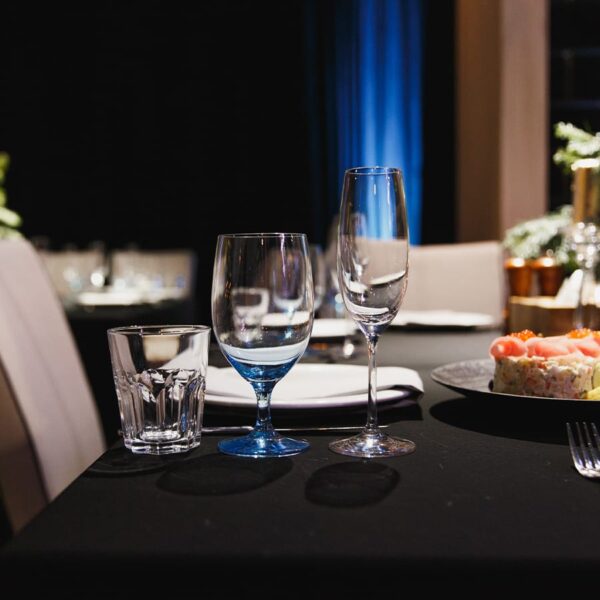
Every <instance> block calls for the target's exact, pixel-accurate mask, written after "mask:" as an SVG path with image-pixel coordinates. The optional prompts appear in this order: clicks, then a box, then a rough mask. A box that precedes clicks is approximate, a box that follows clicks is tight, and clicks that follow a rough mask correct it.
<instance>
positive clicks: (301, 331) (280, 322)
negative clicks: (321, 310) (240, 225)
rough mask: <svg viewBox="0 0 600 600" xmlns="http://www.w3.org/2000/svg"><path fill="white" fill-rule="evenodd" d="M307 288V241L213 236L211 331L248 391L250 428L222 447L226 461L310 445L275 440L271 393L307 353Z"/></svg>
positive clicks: (309, 306) (278, 236)
mask: <svg viewBox="0 0 600 600" xmlns="http://www.w3.org/2000/svg"><path fill="white" fill-rule="evenodd" d="M313 302H314V299H313V282H312V272H311V266H310V256H309V251H308V242H307V239H306V235H304V234H298V233H252V234H231V235H220V236H219V238H218V241H217V252H216V256H215V264H214V272H213V284H212V320H213V330H214V332H215V336H216V338H217V341H218V343H219V347H220V348H221V351H222V352H223V354H224V355H225V357H226V358H227V360H228V361H229V363H230V364H231V365H232V366H233V367H234V368H235V369H236V371H237V372H238V373H239V374H240V375H241V376H242V377H243V378H244V379H245V380H246V381H248V382H249V383H250V384H251V385H252V387H253V388H254V392H255V394H256V399H257V403H258V410H257V418H256V424H255V426H254V429H253V431H252V432H250V433H249V434H248V435H246V436H244V437H239V438H233V439H228V440H223V441H221V442H220V443H219V450H221V452H224V453H225V454H232V455H235V456H250V457H270V456H289V455H292V454H298V453H299V452H303V451H304V450H306V449H307V448H308V446H309V444H308V442H306V441H304V440H295V439H291V438H287V437H283V436H281V435H280V434H278V433H277V432H276V431H275V430H274V428H273V425H272V423H271V393H272V391H273V388H274V387H275V385H276V384H277V382H278V381H279V380H280V379H281V378H282V377H284V376H285V375H286V374H287V373H288V372H289V370H290V369H291V368H292V367H293V366H294V364H295V363H296V362H297V361H298V359H299V358H300V357H301V356H302V354H303V353H304V351H305V350H306V346H307V344H308V341H309V338H310V333H311V331H312V324H313V315H314V310H313Z"/></svg>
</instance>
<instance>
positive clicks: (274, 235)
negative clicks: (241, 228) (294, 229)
mask: <svg viewBox="0 0 600 600" xmlns="http://www.w3.org/2000/svg"><path fill="white" fill-rule="evenodd" d="M280 237H290V238H292V237H306V233H289V232H283V231H282V232H266V233H220V234H219V238H249V239H252V238H280Z"/></svg>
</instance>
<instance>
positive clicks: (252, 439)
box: [218, 429, 310, 458]
mask: <svg viewBox="0 0 600 600" xmlns="http://www.w3.org/2000/svg"><path fill="white" fill-rule="evenodd" d="M309 447H310V444H309V443H308V442H307V441H305V440H294V439H292V438H288V437H283V436H282V435H280V434H278V433H277V432H276V431H274V430H269V431H260V430H257V429H255V430H254V431H252V432H250V433H249V434H248V435H245V436H243V437H239V438H233V439H229V440H222V441H221V442H219V443H218V448H219V450H220V451H221V452H223V454H229V455H231V456H243V457H247V458H277V457H281V456H293V455H294V454H300V453H301V452H304V451H305V450H308V448H309Z"/></svg>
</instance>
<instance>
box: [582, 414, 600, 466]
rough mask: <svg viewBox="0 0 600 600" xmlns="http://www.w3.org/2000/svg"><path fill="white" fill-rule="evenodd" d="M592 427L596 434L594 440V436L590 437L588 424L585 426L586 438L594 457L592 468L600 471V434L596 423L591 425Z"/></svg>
mask: <svg viewBox="0 0 600 600" xmlns="http://www.w3.org/2000/svg"><path fill="white" fill-rule="evenodd" d="M590 426H591V427H592V430H593V432H594V436H593V438H592V436H590V433H589V430H588V426H587V423H584V424H583V427H584V429H585V437H586V440H587V444H588V448H589V451H590V455H591V457H592V468H593V469H596V470H597V469H600V455H599V454H598V432H597V431H596V426H595V425H594V423H590Z"/></svg>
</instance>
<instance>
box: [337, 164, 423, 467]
mask: <svg viewBox="0 0 600 600" xmlns="http://www.w3.org/2000/svg"><path fill="white" fill-rule="evenodd" d="M408 247H409V242H408V225H407V221H406V207H405V199H404V186H403V181H402V173H401V172H400V170H399V169H396V168H391V167H359V168H354V169H349V170H347V171H346V172H345V174H344V186H343V190H342V202H341V208H340V224H339V230H338V249H337V270H338V280H339V285H340V290H341V292H342V297H343V299H344V304H345V305H346V309H347V311H348V313H349V314H350V316H351V317H352V318H353V319H354V320H355V321H356V323H357V324H358V326H359V328H360V329H361V331H362V332H363V334H364V335H365V337H366V340H367V347H368V351H369V387H368V390H369V392H368V408H367V423H366V425H365V427H364V429H363V430H362V431H361V433H359V434H358V435H356V436H353V437H350V438H346V439H342V440H337V441H334V442H332V443H331V444H330V445H329V448H330V449H331V450H333V451H334V452H337V453H339V454H346V455H349V456H359V457H363V458H371V457H385V456H398V455H400V454H408V453H409V452H413V451H414V449H415V445H414V443H413V442H411V441H409V440H404V439H399V438H393V437H390V436H389V435H387V434H385V433H383V432H382V431H381V430H380V429H379V427H378V425H377V397H376V393H377V369H376V359H375V357H376V350H377V341H378V340H379V336H380V335H381V333H382V332H383V331H384V330H385V329H386V328H387V326H388V325H389V324H390V323H391V322H392V320H393V319H394V317H395V316H396V314H397V313H398V309H399V308H400V304H401V303H402V299H403V298H404V294H405V291H406V284H407V276H408Z"/></svg>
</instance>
